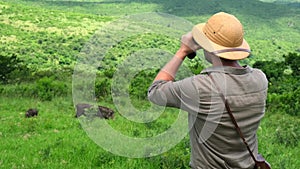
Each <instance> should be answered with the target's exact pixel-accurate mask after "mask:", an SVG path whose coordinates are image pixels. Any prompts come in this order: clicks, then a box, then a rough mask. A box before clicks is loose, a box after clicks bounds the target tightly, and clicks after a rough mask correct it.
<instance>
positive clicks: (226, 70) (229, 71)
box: [200, 66, 253, 75]
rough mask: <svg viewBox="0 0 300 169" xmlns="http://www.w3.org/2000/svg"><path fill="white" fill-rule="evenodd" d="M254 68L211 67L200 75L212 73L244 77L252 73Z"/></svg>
mask: <svg viewBox="0 0 300 169" xmlns="http://www.w3.org/2000/svg"><path fill="white" fill-rule="evenodd" d="M252 70H253V69H252V68H251V67H249V66H243V67H242V68H237V67H231V66H216V67H209V68H206V69H204V70H202V71H201V73H200V74H208V73H212V72H219V73H226V74H235V75H242V74H246V73H250V72H252Z"/></svg>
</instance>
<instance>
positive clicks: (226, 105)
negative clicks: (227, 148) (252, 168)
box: [208, 73, 258, 165]
mask: <svg viewBox="0 0 300 169" xmlns="http://www.w3.org/2000/svg"><path fill="white" fill-rule="evenodd" d="M208 76H209V77H210V79H211V80H212V82H213V83H214V84H215V86H216V88H217V90H218V91H219V93H220V96H221V98H222V100H223V102H224V103H225V107H226V110H227V112H228V114H229V116H230V118H231V121H232V122H233V124H234V126H235V128H236V131H237V132H238V134H239V135H240V137H241V139H242V140H243V142H244V144H245V145H246V147H247V149H248V151H249V154H250V155H251V157H252V159H253V160H254V162H255V164H256V165H257V164H258V161H257V160H256V158H255V157H254V155H253V153H252V151H251V149H250V147H249V145H248V143H247V141H246V139H245V137H244V135H243V133H242V131H241V129H240V127H239V125H238V124H237V122H236V120H235V118H234V116H233V114H232V112H231V109H230V107H229V104H228V102H227V100H226V98H225V96H224V95H223V93H222V92H221V90H220V88H219V86H218V85H217V83H216V82H215V80H214V78H213V77H212V76H211V74H210V73H209V74H208Z"/></svg>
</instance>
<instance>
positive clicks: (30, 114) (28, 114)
mask: <svg viewBox="0 0 300 169" xmlns="http://www.w3.org/2000/svg"><path fill="white" fill-rule="evenodd" d="M38 113H39V111H38V110H37V109H32V108H30V109H28V110H27V111H26V113H25V117H26V118H29V117H33V116H37V115H38Z"/></svg>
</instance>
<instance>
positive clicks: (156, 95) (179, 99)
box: [148, 77, 200, 112]
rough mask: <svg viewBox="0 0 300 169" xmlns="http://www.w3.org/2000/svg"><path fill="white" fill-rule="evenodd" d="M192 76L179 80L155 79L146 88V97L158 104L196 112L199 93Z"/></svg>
mask: <svg viewBox="0 0 300 169" xmlns="http://www.w3.org/2000/svg"><path fill="white" fill-rule="evenodd" d="M198 92H199V91H198V90H197V89H196V87H195V85H194V83H193V77H189V78H186V79H183V80H180V81H176V82H173V81H163V80H159V81H155V82H154V83H153V84H152V85H151V86H150V87H149V89H148V99H149V100H150V101H151V102H153V103H155V104H157V105H160V106H168V107H176V108H180V109H183V110H186V111H189V112H190V111H195V112H198V109H199V97H200V96H199V94H198Z"/></svg>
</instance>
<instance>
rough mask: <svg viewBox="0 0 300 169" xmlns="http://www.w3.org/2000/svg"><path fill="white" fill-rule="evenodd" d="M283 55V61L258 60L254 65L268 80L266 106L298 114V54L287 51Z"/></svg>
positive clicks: (299, 97)
mask: <svg viewBox="0 0 300 169" xmlns="http://www.w3.org/2000/svg"><path fill="white" fill-rule="evenodd" d="M283 57H284V59H285V61H283V62H274V61H273V62H272V61H259V62H256V63H255V64H254V67H256V68H259V69H261V70H262V71H263V72H264V73H265V74H266V76H267V78H268V80H269V95H268V106H269V107H270V108H272V109H274V110H277V111H281V112H285V113H288V114H291V115H295V116H298V115H299V114H300V106H299V105H300V104H299V103H300V87H299V86H300V80H299V79H300V76H299V72H300V71H299V64H300V54H297V53H289V54H287V55H284V56H283ZM289 70H290V71H289ZM287 72H291V73H287Z"/></svg>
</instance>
